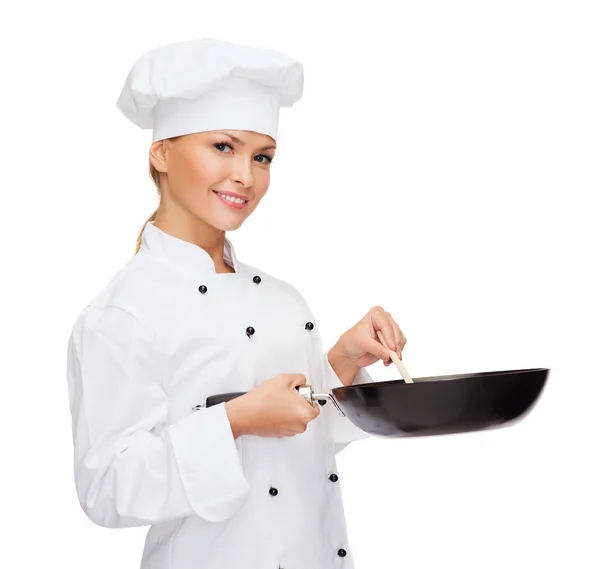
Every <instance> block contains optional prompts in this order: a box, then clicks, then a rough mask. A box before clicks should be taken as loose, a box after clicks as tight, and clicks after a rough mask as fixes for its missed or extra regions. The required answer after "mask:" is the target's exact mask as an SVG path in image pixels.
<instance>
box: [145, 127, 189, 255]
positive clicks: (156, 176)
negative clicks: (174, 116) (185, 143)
mask: <svg viewBox="0 0 600 569" xmlns="http://www.w3.org/2000/svg"><path fill="white" fill-rule="evenodd" d="M178 138H180V137H179V136H172V137H170V140H177V139H178ZM148 173H149V174H150V178H152V181H153V182H154V185H155V186H156V191H157V192H158V196H159V197H160V174H159V172H158V170H157V169H156V168H155V167H154V165H153V164H152V161H151V160H149V161H148ZM157 213H158V209H156V210H155V212H154V213H153V214H152V215H151V216H150V217H149V218H148V219H147V220H146V223H144V225H142V229H140V232H139V234H138V238H137V242H136V244H135V253H136V255H137V252H138V251H139V250H140V247H141V246H142V233H144V229H145V228H146V225H148V222H149V221H154V220H155V219H156V214H157Z"/></svg>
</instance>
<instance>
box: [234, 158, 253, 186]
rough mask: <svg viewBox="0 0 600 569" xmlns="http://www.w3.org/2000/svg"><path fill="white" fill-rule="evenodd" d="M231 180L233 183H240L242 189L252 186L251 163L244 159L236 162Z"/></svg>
mask: <svg viewBox="0 0 600 569" xmlns="http://www.w3.org/2000/svg"><path fill="white" fill-rule="evenodd" d="M231 178H232V180H233V182H235V183H237V182H240V183H241V184H242V185H243V186H244V187H248V186H252V184H254V174H253V173H252V162H251V161H248V160H244V159H239V160H236V161H235V166H234V170H233V172H232V173H231Z"/></svg>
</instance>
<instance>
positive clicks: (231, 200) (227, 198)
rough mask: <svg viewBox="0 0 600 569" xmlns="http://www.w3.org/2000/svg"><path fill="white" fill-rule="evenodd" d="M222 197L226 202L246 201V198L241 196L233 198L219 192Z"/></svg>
mask: <svg viewBox="0 0 600 569" xmlns="http://www.w3.org/2000/svg"><path fill="white" fill-rule="evenodd" d="M217 194H219V192H217ZM219 195H220V196H221V197H222V198H225V199H226V200H227V201H228V202H233V203H246V202H247V201H248V200H243V199H241V198H234V197H232V196H226V195H224V194H219Z"/></svg>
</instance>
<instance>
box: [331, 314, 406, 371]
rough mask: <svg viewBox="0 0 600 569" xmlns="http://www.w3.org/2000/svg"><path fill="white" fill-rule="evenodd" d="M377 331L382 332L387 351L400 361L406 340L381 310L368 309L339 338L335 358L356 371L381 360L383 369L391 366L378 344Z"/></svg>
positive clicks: (387, 353) (392, 321) (389, 358)
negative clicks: (362, 316)
mask: <svg viewBox="0 0 600 569" xmlns="http://www.w3.org/2000/svg"><path fill="white" fill-rule="evenodd" d="M377 330H381V333H382V334H383V338H384V340H385V341H386V343H387V345H388V347H389V348H390V349H391V350H393V351H395V352H397V354H398V357H399V358H400V359H402V350H403V349H404V346H405V345H406V336H404V334H403V333H402V330H400V327H399V326H398V324H396V322H395V321H394V319H393V318H392V315H391V314H390V313H389V312H386V311H385V310H384V309H383V308H382V307H381V306H374V307H373V308H371V310H369V312H367V314H366V315H365V316H364V318H362V319H361V320H360V321H359V322H358V323H357V324H355V325H354V326H353V327H352V328H350V329H349V330H347V331H346V332H344V333H343V334H342V335H341V336H340V339H339V340H338V342H337V344H336V353H337V355H338V356H339V357H341V358H343V359H345V360H346V361H347V362H349V363H351V364H353V365H354V367H357V368H363V367H367V366H370V365H371V364H373V363H375V362H376V361H377V360H383V362H384V365H386V366H388V365H390V364H391V363H392V358H391V357H390V352H389V350H388V349H387V348H386V347H385V346H384V345H383V344H381V342H380V341H379V338H378V336H377Z"/></svg>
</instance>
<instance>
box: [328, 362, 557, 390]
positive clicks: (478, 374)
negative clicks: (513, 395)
mask: <svg viewBox="0 0 600 569" xmlns="http://www.w3.org/2000/svg"><path fill="white" fill-rule="evenodd" d="M532 372H547V373H549V372H550V368H546V367H537V368H523V369H511V370H498V371H485V372H466V373H451V374H444V375H432V376H431V375H430V376H424V377H413V378H412V379H413V380H414V382H415V383H414V384H412V385H413V386H414V385H419V384H422V385H426V384H431V383H435V381H431V380H435V379H436V378H446V379H440V383H442V382H446V381H452V382H456V381H463V380H473V379H479V378H483V377H494V376H497V375H511V374H525V373H532ZM452 376H463V377H457V378H455V379H449V378H451V377H452ZM425 380H427V381H425ZM379 385H411V384H410V383H406V382H405V381H404V380H403V379H402V378H398V379H389V380H386V381H373V382H371V381H369V382H366V383H357V384H353V385H343V386H340V387H335V388H334V391H338V390H346V389H353V390H354V389H356V388H359V387H361V388H362V387H365V388H366V387H373V386H379Z"/></svg>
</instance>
